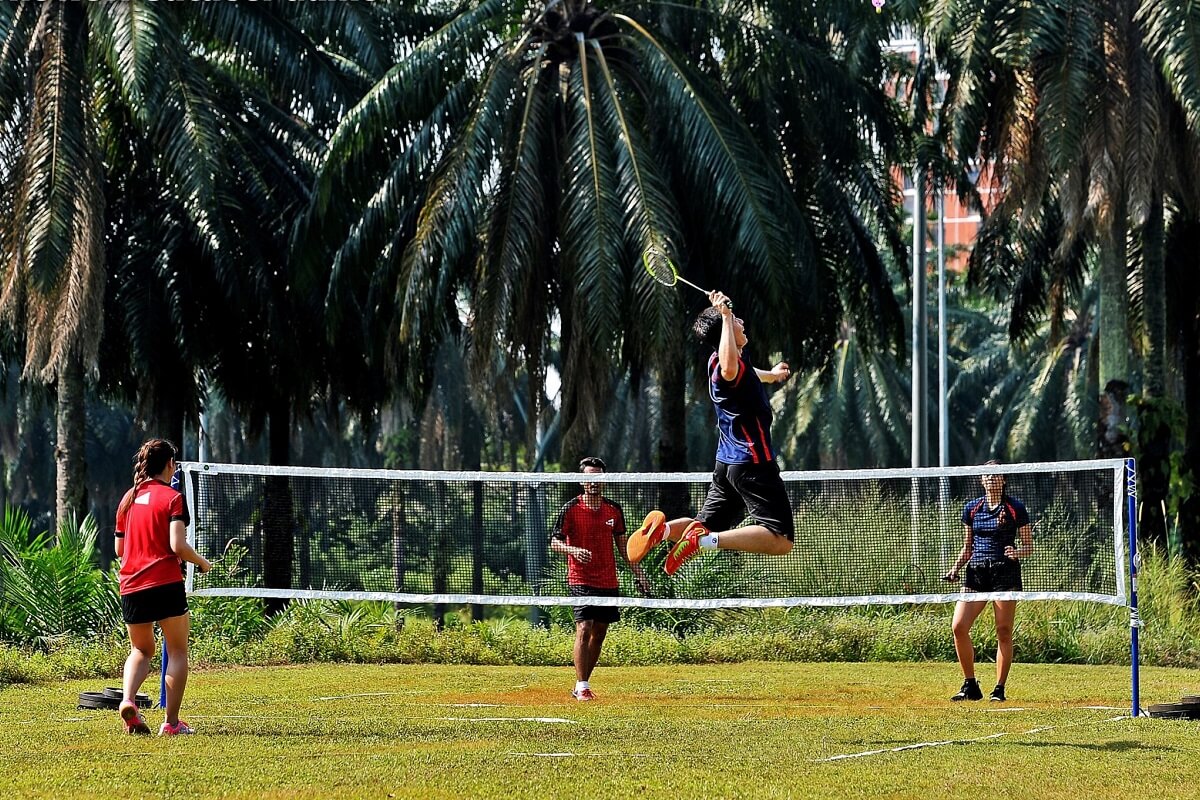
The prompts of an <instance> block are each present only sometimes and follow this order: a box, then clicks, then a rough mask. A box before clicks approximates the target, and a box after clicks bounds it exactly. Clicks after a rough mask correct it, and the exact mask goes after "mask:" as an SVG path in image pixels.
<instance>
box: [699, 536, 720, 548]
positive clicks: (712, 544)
mask: <svg viewBox="0 0 1200 800" xmlns="http://www.w3.org/2000/svg"><path fill="white" fill-rule="evenodd" d="M700 546H701V547H702V548H704V549H706V550H715V549H717V535H716V534H715V533H707V534H705V535H704V536H701V537H700Z"/></svg>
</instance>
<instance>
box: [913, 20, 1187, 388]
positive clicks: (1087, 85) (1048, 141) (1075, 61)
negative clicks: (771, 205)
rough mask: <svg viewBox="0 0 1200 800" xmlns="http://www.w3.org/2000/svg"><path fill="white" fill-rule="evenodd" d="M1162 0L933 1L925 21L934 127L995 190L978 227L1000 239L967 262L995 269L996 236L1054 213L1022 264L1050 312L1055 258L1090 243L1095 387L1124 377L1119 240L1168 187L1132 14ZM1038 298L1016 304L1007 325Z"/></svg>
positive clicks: (1123, 246) (1126, 353) (1164, 107)
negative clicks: (936, 79)
mask: <svg viewBox="0 0 1200 800" xmlns="http://www.w3.org/2000/svg"><path fill="white" fill-rule="evenodd" d="M1139 5H1141V6H1142V7H1143V8H1141V9H1139ZM1160 5H1166V4H1160V3H1153V2H1148V0H1147V2H1143V3H1140V4H1139V3H1138V2H1135V0H1108V1H1107V2H1100V3H1082V2H1069V3H1063V4H1054V5H1041V6H1038V8H1037V11H1036V13H1034V12H1032V11H1029V12H1028V13H1022V12H1021V11H1020V10H1019V9H1018V8H1017V6H1016V5H1015V4H1006V3H993V2H983V0H945V2H940V3H938V4H937V5H936V7H935V10H934V18H933V21H932V24H933V26H934V29H935V30H936V32H937V35H938V45H939V47H938V49H939V58H940V59H941V63H942V65H943V67H944V68H945V69H946V70H947V71H948V73H949V75H950V79H949V85H948V87H947V100H946V105H945V107H944V109H945V114H946V119H945V123H946V124H945V125H944V126H943V130H945V131H947V135H948V139H949V143H950V146H951V151H952V152H953V153H954V154H955V155H956V157H957V158H958V159H959V162H960V164H964V165H965V164H966V163H967V162H968V161H974V160H977V159H978V160H982V161H984V162H986V163H988V164H990V165H991V166H992V167H993V168H994V169H995V174H996V180H997V182H998V183H1000V184H1002V185H1003V186H1004V192H1003V199H1002V200H1001V201H1000V202H999V204H998V205H997V207H996V208H995V209H991V210H990V211H991V213H990V215H989V220H988V222H987V223H985V230H984V231H983V232H982V233H981V238H989V237H991V238H993V239H996V240H998V244H997V246H996V247H993V248H988V249H983V250H977V251H976V253H975V254H974V255H973V261H972V265H973V268H975V269H978V270H981V271H985V272H987V271H991V270H993V269H997V268H998V267H996V266H995V262H994V260H993V257H995V256H997V255H999V254H1000V253H1001V252H1002V251H1003V250H1004V247H1005V244H1004V242H1005V241H1006V239H1005V238H1004V236H1005V232H1007V233H1009V234H1011V233H1014V232H1016V230H1017V229H1018V227H1020V226H1029V225H1034V226H1036V225H1039V224H1040V222H1041V220H1042V219H1048V218H1053V223H1054V226H1055V227H1054V232H1055V234H1056V238H1055V239H1054V240H1052V241H1050V242H1049V244H1050V245H1051V246H1050V247H1048V248H1042V254H1044V255H1047V256H1049V257H1050V260H1048V261H1042V262H1040V263H1034V264H1031V265H1028V266H1025V267H1024V269H1025V271H1026V272H1027V273H1028V272H1033V271H1041V272H1042V273H1043V275H1044V276H1046V277H1043V278H1042V279H1041V280H1040V282H1041V283H1042V285H1043V286H1044V287H1045V288H1046V289H1047V295H1048V297H1047V299H1049V301H1050V302H1051V303H1052V304H1054V305H1055V306H1056V307H1057V308H1058V309H1061V308H1062V307H1063V304H1064V302H1066V301H1067V300H1068V297H1067V295H1066V293H1065V292H1064V291H1063V286H1062V285H1061V283H1056V282H1055V280H1054V279H1053V278H1052V276H1053V275H1054V274H1055V271H1056V267H1055V266H1054V260H1055V259H1058V260H1060V261H1061V260H1074V261H1076V262H1078V261H1079V256H1078V247H1077V245H1079V244H1081V243H1082V244H1089V243H1090V244H1093V245H1094V246H1096V247H1097V251H1098V253H1099V261H1098V263H1099V268H1098V270H1097V271H1096V274H1095V279H1096V280H1097V281H1098V283H1099V287H1100V293H1099V294H1100V342H1099V353H1100V360H1099V384H1100V387H1101V388H1104V387H1108V386H1109V385H1110V383H1112V382H1117V383H1119V384H1123V385H1125V386H1129V385H1131V384H1132V381H1133V369H1132V367H1131V364H1130V356H1131V340H1130V322H1131V317H1130V313H1129V302H1130V300H1129V293H1128V291H1127V284H1128V274H1127V263H1128V262H1129V258H1128V249H1127V240H1128V238H1129V235H1130V233H1131V230H1140V229H1143V228H1144V226H1145V224H1146V221H1147V220H1148V219H1151V220H1152V219H1153V218H1154V216H1153V215H1154V213H1155V209H1156V208H1157V209H1158V213H1161V203H1162V196H1163V192H1164V189H1165V187H1166V185H1167V171H1168V168H1167V165H1168V164H1169V163H1170V159H1169V157H1168V156H1169V150H1168V149H1166V148H1168V147H1169V143H1170V139H1169V138H1168V137H1166V136H1164V135H1163V134H1164V133H1165V120H1166V118H1167V111H1168V104H1169V102H1170V92H1169V91H1168V90H1169V89H1174V88H1175V87H1171V86H1170V84H1169V82H1168V80H1167V79H1168V78H1169V75H1164V74H1163V73H1161V72H1159V71H1158V70H1157V68H1156V65H1155V63H1154V61H1153V60H1152V57H1151V53H1150V52H1149V51H1148V50H1147V48H1146V47H1145V44H1144V31H1143V29H1142V27H1141V25H1139V23H1138V19H1137V17H1138V15H1139V14H1140V13H1147V12H1146V10H1145V9H1146V7H1149V6H1160ZM1135 122H1136V124H1134V123H1135ZM1014 221H1017V222H1014ZM992 228H998V229H999V230H996V231H993V230H991V229H992ZM1159 228H1160V229H1161V226H1159ZM1040 233H1042V232H1041V231H1039V234H1040ZM1160 235H1161V234H1160ZM1160 265H1161V259H1158V258H1157V257H1156V261H1155V264H1154V265H1153V266H1154V268H1158V266H1160ZM1048 278H1049V279H1048ZM1044 306H1045V302H1043V301H1037V302H1034V303H1032V304H1029V305H1028V306H1014V327H1018V328H1019V327H1021V326H1025V325H1028V324H1029V318H1028V316H1027V315H1028V312H1029V311H1030V310H1034V311H1040V310H1041V308H1042V307H1044Z"/></svg>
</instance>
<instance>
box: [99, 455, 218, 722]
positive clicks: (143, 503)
mask: <svg viewBox="0 0 1200 800" xmlns="http://www.w3.org/2000/svg"><path fill="white" fill-rule="evenodd" d="M175 456H176V450H175V445H173V444H171V443H170V442H168V441H166V440H165V439H151V440H149V441H148V442H146V443H145V444H143V445H142V447H141V449H139V450H138V452H137V456H136V457H135V458H134V469H133V488H132V489H130V490H129V491H128V492H126V493H125V497H124V498H122V500H121V505H120V506H118V508H117V531H116V551H117V558H119V559H120V560H121V572H120V578H121V613H122V616H123V617H124V619H125V627H126V628H127V629H128V630H129V643H130V650H129V658H127V659H125V673H124V692H125V697H124V699H123V700H122V701H121V707H120V710H121V719H122V721H124V723H125V730H126V732H128V733H150V728H149V727H148V726H147V725H146V721H145V720H144V719H142V715H141V714H139V713H138V709H137V705H136V703H135V701H134V698H135V697H137V692H138V689H140V688H141V686H142V682H143V681H145V680H146V675H147V674H148V673H149V672H150V660H151V659H152V658H154V623H156V622H157V623H158V626H159V627H160V628H162V632H163V644H164V646H165V647H166V650H167V675H166V681H167V719H166V721H165V722H164V723H163V724H162V727H161V728H160V729H159V731H158V735H159V736H175V735H177V734H181V733H192V729H191V728H190V727H189V726H188V724H187V723H186V722H183V721H182V720H180V719H179V706H180V705H181V704H182V701H183V691H184V688H185V687H186V686H187V676H188V632H189V625H190V622H189V618H188V606H187V594H186V593H185V592H184V587H183V574H182V572H181V570H180V568H181V566H182V562H183V561H190V562H191V563H193V564H195V565H196V566H197V567H199V568H200V571H201V572H208V571H209V570H210V569H211V568H212V565H211V564H210V563H208V560H207V559H206V558H204V556H202V555H200V554H199V553H197V552H196V551H195V550H194V549H193V548H192V546H191V545H190V544H188V541H187V527H186V526H185V523H184V517H185V512H184V509H183V495H181V494H180V493H179V492H178V491H176V490H175V489H172V488H171V485H170V480H171V475H172V474H173V473H174V472H175Z"/></svg>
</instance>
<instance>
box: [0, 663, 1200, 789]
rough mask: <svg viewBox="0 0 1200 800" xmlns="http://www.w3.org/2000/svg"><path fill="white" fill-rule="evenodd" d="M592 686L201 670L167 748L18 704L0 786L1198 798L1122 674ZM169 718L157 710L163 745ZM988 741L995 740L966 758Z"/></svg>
mask: <svg viewBox="0 0 1200 800" xmlns="http://www.w3.org/2000/svg"><path fill="white" fill-rule="evenodd" d="M983 667H984V669H983V670H982V671H981V675H983V676H984V677H985V680H984V681H983V683H984V688H985V691H986V690H988V689H990V688H991V684H990V681H989V680H988V679H987V678H988V676H989V673H990V670H991V665H983ZM1143 677H1144V680H1143V702H1144V703H1149V702H1162V701H1167V700H1174V699H1178V695H1180V694H1181V693H1183V691H1184V690H1189V691H1191V692H1195V691H1197V690H1200V674H1197V673H1196V672H1193V671H1186V670H1171V669H1147V670H1145V672H1144V676H1143ZM154 681H156V676H152V682H154ZM592 683H593V687H594V688H595V690H596V691H597V693H598V694H599V695H600V697H601V700H600V702H597V703H592V704H581V703H576V702H574V701H572V700H570V698H569V697H568V696H567V691H568V690H569V689H570V688H571V686H572V685H573V677H572V675H571V672H570V670H568V669H564V668H544V667H540V668H523V667H458V666H427V665H389V666H360V665H320V666H302V667H285V668H254V669H226V670H210V671H204V672H196V673H193V676H192V685H191V688H190V691H189V694H188V698H187V703H186V705H185V709H184V712H185V713H184V715H183V716H184V718H185V719H187V720H189V722H191V723H192V725H193V726H194V727H196V729H197V730H198V732H199V733H198V735H197V736H194V737H190V738H186V739H185V738H179V739H173V740H163V739H158V738H132V737H126V736H124V735H123V734H122V733H120V723H119V721H118V719H117V716H116V714H115V712H97V711H78V710H76V708H75V699H76V694H77V693H78V692H79V691H82V690H85V689H100V688H103V685H104V682H102V681H89V682H78V681H77V682H71V683H62V684H56V685H49V686H47V685H42V686H15V687H9V688H7V689H4V690H3V691H0V701H3V702H2V703H0V786H3V787H4V796H5V797H68V796H73V797H140V796H145V797H149V796H155V797H163V798H169V797H188V798H192V797H247V798H250V797H254V798H258V797H287V798H297V797H305V798H307V797H312V798H318V797H320V798H324V797H369V798H389V797H397V798H440V797H502V798H505V800H516V799H517V798H553V797H562V798H580V800H582V798H597V800H599V799H601V798H611V797H679V798H685V797H686V798H692V797H747V798H771V797H871V798H876V797H921V798H923V800H934V799H935V798H942V797H963V798H972V800H978V799H979V798H989V797H996V798H1001V797H1003V798H1014V797H1020V798H1025V797H1028V798H1073V799H1076V798H1098V797H1099V798H1102V797H1118V796H1123V795H1127V796H1140V797H1148V798H1154V800H1161V799H1162V798H1170V797H1179V798H1185V797H1186V798H1193V797H1195V796H1196V788H1195V787H1196V786H1197V785H1200V722H1177V721H1161V720H1150V719H1142V720H1137V721H1135V720H1131V719H1128V718H1125V719H1119V720H1113V719H1112V718H1113V717H1116V716H1121V715H1125V716H1127V714H1128V709H1127V703H1128V699H1129V685H1128V670H1127V669H1124V668H1120V667H1083V666H1057V665H1054V666H1046V665H1022V664H1018V665H1017V667H1016V668H1015V670H1014V674H1013V676H1012V678H1011V679H1010V681H1009V695H1010V697H1011V700H1010V702H1009V703H1007V704H1006V705H1003V706H999V705H997V704H991V705H989V704H987V703H986V702H984V703H974V704H970V705H968V706H966V707H961V706H957V705H953V704H951V703H949V702H948V701H947V700H946V699H945V698H946V697H948V696H949V695H950V694H951V693H953V691H954V690H955V689H957V687H958V683H959V681H958V677H957V669H956V667H955V666H954V665H952V664H945V663H925V664H765V663H752V664H739V665H720V666H690V667H674V668H672V667H651V668H641V669H638V668H604V667H601V668H600V669H599V670H597V673H596V675H595V676H594V680H593V682H592ZM109 685H112V684H111V682H110V684H109ZM154 685H155V688H157V683H154ZM1086 706H1116V707H1120V710H1104V709H1093V708H1086ZM161 719H162V718H161V713H159V712H157V711H153V712H151V713H150V714H149V720H150V722H151V723H152V724H153V726H154V727H155V729H157V726H158V723H159V722H161ZM992 734H1004V735H1003V736H997V737H995V738H989V739H984V740H982V741H975V742H971V741H968V740H972V739H979V738H980V737H985V736H990V735H992ZM943 741H950V742H953V743H951V744H946V745H942V746H935V747H925V748H916V749H908V750H902V751H897V752H884V753H880V754H877V755H870V756H865V757H860V758H851V759H843V760H835V761H824V760H823V759H828V758H830V757H832V756H837V755H842V754H851V753H861V752H864V751H870V750H888V751H891V749H892V748H898V747H903V746H905V745H910V744H916V743H922V742H943ZM562 754H570V755H562Z"/></svg>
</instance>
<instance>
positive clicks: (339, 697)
mask: <svg viewBox="0 0 1200 800" xmlns="http://www.w3.org/2000/svg"><path fill="white" fill-rule="evenodd" d="M405 694H416V692H364V693H363V694H333V695H329V696H328V697H314V698H313V700H353V699H354V698H356V697H395V696H397V695H405Z"/></svg>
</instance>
